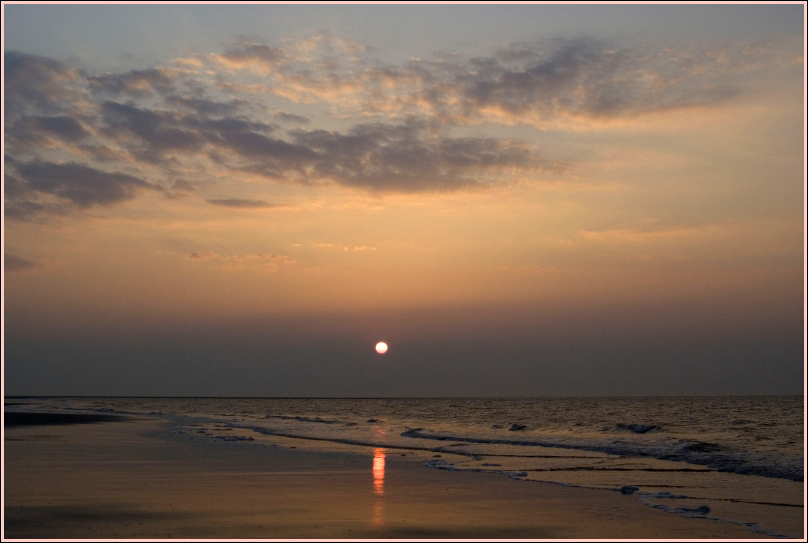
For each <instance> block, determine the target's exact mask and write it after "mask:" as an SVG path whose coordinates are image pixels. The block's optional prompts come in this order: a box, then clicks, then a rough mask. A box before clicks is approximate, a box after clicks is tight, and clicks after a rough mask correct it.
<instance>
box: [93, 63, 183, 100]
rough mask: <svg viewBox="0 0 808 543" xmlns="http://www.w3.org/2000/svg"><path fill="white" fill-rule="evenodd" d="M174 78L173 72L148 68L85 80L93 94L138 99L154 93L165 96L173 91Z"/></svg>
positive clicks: (175, 74)
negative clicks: (124, 95)
mask: <svg viewBox="0 0 808 543" xmlns="http://www.w3.org/2000/svg"><path fill="white" fill-rule="evenodd" d="M176 76H177V73H176V72H174V71H173V70H169V69H166V68H150V69H147V70H130V71H128V72H124V73H118V74H103V75H99V76H88V77H87V78H86V79H87V83H89V85H90V89H91V90H92V91H93V92H100V93H105V94H111V95H116V96H117V95H120V94H126V95H129V96H135V97H139V96H145V95H148V94H151V93H154V92H159V93H161V94H166V93H168V92H171V91H173V90H174V79H175V77H176Z"/></svg>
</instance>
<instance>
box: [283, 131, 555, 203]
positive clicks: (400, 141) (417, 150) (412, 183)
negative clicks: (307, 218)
mask: <svg viewBox="0 0 808 543" xmlns="http://www.w3.org/2000/svg"><path fill="white" fill-rule="evenodd" d="M294 137H295V141H296V142H297V143H298V144H301V145H304V146H306V147H308V148H310V149H311V150H312V151H313V152H316V153H317V156H318V158H317V160H316V161H314V162H313V163H312V164H311V166H310V170H311V171H312V173H315V174H317V175H318V176H321V177H327V178H330V179H333V180H334V181H336V182H337V183H339V184H342V185H348V186H356V187H364V188H368V189H372V190H380V191H385V190H390V191H402V192H415V191H446V190H454V189H458V188H462V187H467V186H484V185H486V184H488V182H489V181H487V180H486V179H485V178H484V177H485V175H486V174H492V173H496V171H497V170H501V169H503V168H515V169H519V170H522V171H529V170H532V171H542V170H545V171H546V170H553V169H560V168H562V167H563V165H562V164H560V163H554V162H552V161H548V160H543V159H541V158H539V157H538V156H537V155H535V154H534V153H532V152H531V151H530V150H528V149H527V148H526V147H524V146H523V145H522V144H520V143H518V142H515V141H510V140H496V139H483V138H445V137H434V136H430V135H428V133H427V132H426V131H425V130H424V129H423V127H422V126H413V125H406V124H405V125H385V124H364V125H358V126H356V127H354V128H353V129H351V130H350V131H349V132H348V133H347V134H340V133H337V132H327V131H324V130H315V131H309V132H296V133H294Z"/></svg>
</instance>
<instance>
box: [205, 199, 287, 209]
mask: <svg viewBox="0 0 808 543" xmlns="http://www.w3.org/2000/svg"><path fill="white" fill-rule="evenodd" d="M207 202H208V203H209V204H213V205H216V206H223V207H237V208H261V207H277V206H278V204H271V203H269V202H265V201H263V200H243V199H241V198H230V199H225V200H208V201H207Z"/></svg>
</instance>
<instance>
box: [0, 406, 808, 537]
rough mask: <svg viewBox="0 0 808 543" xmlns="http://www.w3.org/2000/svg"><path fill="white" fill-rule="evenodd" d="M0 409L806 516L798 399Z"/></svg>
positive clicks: (727, 511) (714, 509) (764, 517)
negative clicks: (140, 420) (99, 417)
mask: <svg viewBox="0 0 808 543" xmlns="http://www.w3.org/2000/svg"><path fill="white" fill-rule="evenodd" d="M6 401H7V402H10V403H11V404H10V405H7V407H6V409H7V410H10V409H31V408H36V409H44V410H67V411H93V412H116V413H128V414H141V415H143V414H146V415H154V416H160V417H162V418H164V419H166V420H167V421H168V423H169V425H170V431H171V432H172V433H173V434H176V435H178V436H185V437H188V438H194V439H216V440H223V441H229V442H247V441H249V442H252V443H253V444H258V445H265V446H274V447H294V448H299V449H309V450H318V451H331V452H341V453H351V454H366V455H372V456H374V457H375V460H374V462H376V463H378V461H379V458H380V457H381V458H382V459H383V458H384V457H385V456H391V455H392V456H396V457H399V458H401V459H405V460H406V459H409V460H412V461H417V462H422V463H423V465H424V466H425V467H428V468H433V469H448V470H475V471H492V472H497V473H501V474H502V475H503V476H508V477H512V478H514V479H520V480H524V481H526V483H525V484H529V483H530V482H542V483H545V484H548V483H549V484H562V485H572V486H582V487H590V488H599V489H604V490H613V491H615V492H621V493H623V494H631V495H633V496H635V497H636V498H637V499H639V500H640V501H642V502H643V503H645V504H646V505H648V506H649V507H655V508H658V509H662V510H664V511H667V512H670V513H673V514H680V515H683V516H689V517H694V518H708V519H713V520H714V521H717V522H729V523H733V524H741V525H745V526H747V527H748V528H749V529H750V530H752V531H753V532H758V533H762V534H764V535H768V536H772V537H785V536H793V537H802V534H789V533H783V532H782V531H781V530H779V529H778V527H777V526H778V523H779V521H778V519H780V518H781V517H783V516H784V515H785V516H788V515H792V516H793V515H794V514H795V512H800V514H801V512H802V511H803V506H804V504H803V495H804V463H805V457H804V444H805V435H804V423H805V418H804V399H803V397H802V396H776V397H648V398H448V399H447V398H441V399H437V398H435V399H431V398H402V399H371V398H367V399H352V398H323V399H302V398H289V399H284V398H75V397H70V398H25V399H13V400H12V399H11V398H7V399H6Z"/></svg>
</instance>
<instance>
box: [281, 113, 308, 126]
mask: <svg viewBox="0 0 808 543" xmlns="http://www.w3.org/2000/svg"><path fill="white" fill-rule="evenodd" d="M273 117H274V118H276V119H278V120H279V121H282V122H287V123H297V124H309V123H310V122H311V121H310V120H309V119H308V117H303V116H301V115H293V114H291V113H283V112H281V113H276V114H274V115H273Z"/></svg>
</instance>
